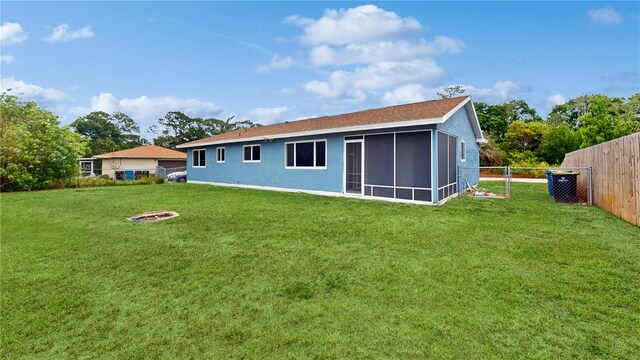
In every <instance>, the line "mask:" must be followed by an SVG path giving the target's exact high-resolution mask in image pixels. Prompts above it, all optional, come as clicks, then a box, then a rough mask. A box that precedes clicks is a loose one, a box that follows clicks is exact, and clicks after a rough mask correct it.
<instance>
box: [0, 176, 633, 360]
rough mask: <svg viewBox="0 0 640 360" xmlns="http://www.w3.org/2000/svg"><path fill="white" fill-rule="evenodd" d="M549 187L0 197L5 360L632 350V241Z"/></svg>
mask: <svg viewBox="0 0 640 360" xmlns="http://www.w3.org/2000/svg"><path fill="white" fill-rule="evenodd" d="M545 189H546V188H545V185H539V184H521V183H514V184H513V187H512V196H513V199H512V200H490V199H475V198H467V197H465V198H459V199H455V200H453V201H450V202H449V203H447V204H446V205H444V206H441V207H429V206H416V205H406V204H394V203H385V202H376V201H365V200H353V199H342V198H330V197H319V196H312V195H304V194H290V193H278V192H267V191H256V190H248V189H233V188H220V187H213V186H204V185H191V184H164V185H157V186H135V187H119V188H107V187H105V188H89V189H67V190H53V191H41V192H33V193H12V194H2V196H1V204H0V205H1V217H0V220H1V241H2V243H1V245H2V247H1V254H0V260H1V270H2V273H1V285H2V289H1V299H0V300H1V306H2V308H1V310H2V312H1V324H0V330H1V334H2V339H1V340H2V342H1V344H0V349H1V350H0V358H6V359H9V358H11V359H17V358H89V357H91V358H93V357H108V358H112V357H113V358H149V357H150V358H265V357H269V358H345V357H348V358H424V357H429V358H443V357H444V358H514V357H518V358H521V357H525V358H580V359H589V358H638V357H640V335H639V334H640V332H639V331H638V329H639V328H640V229H638V228H636V227H634V226H632V225H630V224H627V223H625V222H623V221H622V220H620V219H617V218H615V217H613V216H612V215H610V214H608V213H606V212H604V211H602V210H600V209H598V208H596V207H587V206H575V205H574V206H572V205H561V204H556V203H554V202H553V201H552V199H551V197H549V196H548V195H546V194H545ZM148 210H175V211H177V212H179V213H180V216H179V217H178V218H175V219H171V220H167V221H164V222H159V223H155V224H153V223H147V224H136V223H131V222H129V221H127V220H126V219H125V218H126V217H128V216H131V215H134V214H137V213H140V212H143V211H148Z"/></svg>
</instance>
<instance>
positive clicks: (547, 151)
mask: <svg viewBox="0 0 640 360" xmlns="http://www.w3.org/2000/svg"><path fill="white" fill-rule="evenodd" d="M464 92H465V89H464V87H462V86H460V85H454V86H447V87H445V88H444V90H443V92H440V93H438V95H439V96H440V97H441V98H448V97H452V96H458V95H461V94H464ZM474 105H475V109H476V114H477V115H478V121H479V122H480V127H481V128H482V131H483V133H484V136H485V138H486V139H487V140H488V142H487V143H486V144H483V145H482V146H481V147H480V165H481V166H503V165H512V166H541V167H546V166H550V165H552V166H555V165H560V164H561V163H562V160H563V159H564V155H565V154H566V153H569V152H572V151H575V150H579V149H582V148H585V147H589V146H593V145H596V144H600V143H603V142H606V141H609V140H613V139H616V138H619V137H621V136H625V135H630V134H633V133H636V132H639V131H640V93H637V94H635V95H632V96H631V97H629V98H622V97H608V96H606V95H602V94H594V95H581V96H578V97H576V98H574V99H571V100H569V101H567V102H566V103H564V104H561V105H556V106H554V107H553V109H552V110H551V112H550V113H549V114H548V115H547V116H546V118H543V117H542V116H540V114H538V112H537V111H536V109H535V108H533V107H531V106H529V104H527V102H526V101H524V100H509V101H505V102H503V103H500V104H486V103H483V102H474Z"/></svg>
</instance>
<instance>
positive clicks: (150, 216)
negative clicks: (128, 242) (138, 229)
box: [129, 211, 180, 223]
mask: <svg viewBox="0 0 640 360" xmlns="http://www.w3.org/2000/svg"><path fill="white" fill-rule="evenodd" d="M177 216H180V214H178V213H177V212H175V211H146V212H143V213H142V214H138V215H135V216H132V217H130V218H129V220H131V221H133V222H139V223H150V222H158V221H162V220H168V219H172V218H174V217H177Z"/></svg>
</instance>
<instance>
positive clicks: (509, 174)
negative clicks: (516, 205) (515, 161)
mask: <svg viewBox="0 0 640 360" xmlns="http://www.w3.org/2000/svg"><path fill="white" fill-rule="evenodd" d="M507 199H509V200H511V166H509V165H507Z"/></svg>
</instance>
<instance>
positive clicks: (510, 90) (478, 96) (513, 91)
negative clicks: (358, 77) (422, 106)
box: [382, 80, 523, 105]
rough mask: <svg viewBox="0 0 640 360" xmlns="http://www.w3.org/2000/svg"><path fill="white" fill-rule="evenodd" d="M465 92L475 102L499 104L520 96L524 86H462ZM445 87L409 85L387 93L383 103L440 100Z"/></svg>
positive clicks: (498, 84)
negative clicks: (439, 95)
mask: <svg viewBox="0 0 640 360" xmlns="http://www.w3.org/2000/svg"><path fill="white" fill-rule="evenodd" d="M462 86H463V87H464V88H465V92H464V94H462V95H471V96H473V97H474V99H475V100H480V101H486V102H499V101H505V100H508V99H511V98H513V97H514V96H516V95H518V94H520V92H521V91H522V90H523V86H522V85H521V84H520V83H518V82H515V81H511V80H506V81H497V82H495V83H494V84H493V85H492V86H491V87H489V88H478V87H475V86H473V85H462ZM443 89H444V87H443V86H441V87H435V88H430V87H426V86H424V85H422V84H408V85H403V86H400V87H398V88H396V89H395V90H393V91H387V92H385V93H384V95H383V96H382V101H383V102H384V103H386V104H388V105H398V104H406V103H412V102H419V101H425V100H433V99H437V98H438V92H442V91H443Z"/></svg>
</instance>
